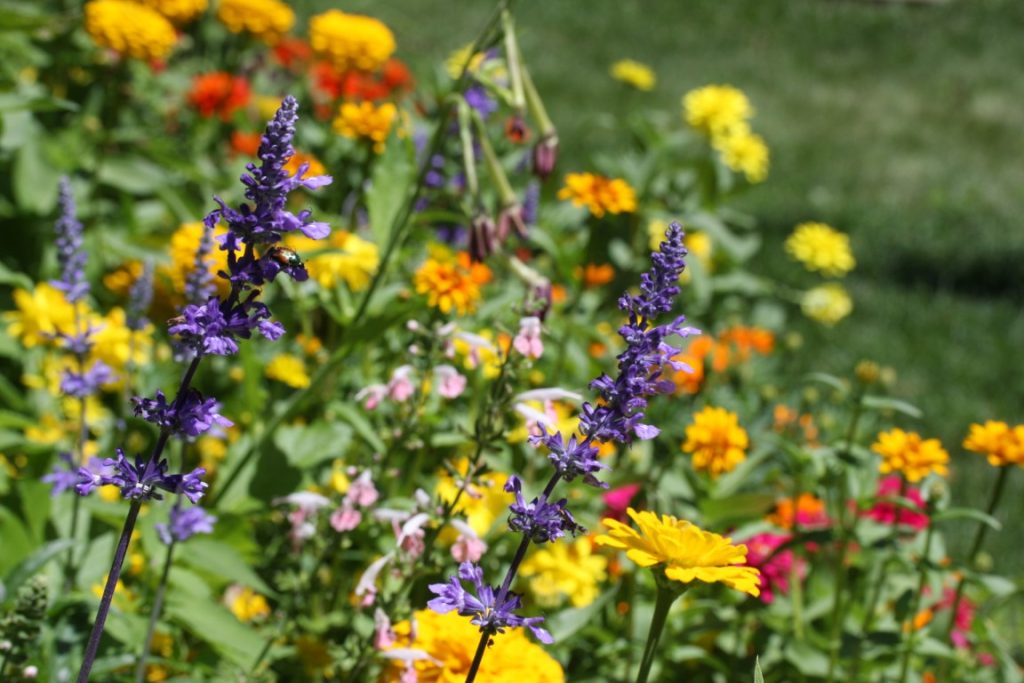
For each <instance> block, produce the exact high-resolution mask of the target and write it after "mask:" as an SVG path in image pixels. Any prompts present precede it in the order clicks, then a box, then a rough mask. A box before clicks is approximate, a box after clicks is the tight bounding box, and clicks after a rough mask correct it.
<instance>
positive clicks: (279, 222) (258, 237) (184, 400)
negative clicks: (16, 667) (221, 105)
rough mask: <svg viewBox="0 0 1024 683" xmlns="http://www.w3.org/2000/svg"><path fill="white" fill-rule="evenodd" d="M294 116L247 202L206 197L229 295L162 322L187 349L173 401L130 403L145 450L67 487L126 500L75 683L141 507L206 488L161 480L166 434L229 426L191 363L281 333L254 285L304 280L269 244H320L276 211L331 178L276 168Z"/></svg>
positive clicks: (286, 151)
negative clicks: (148, 428) (154, 430)
mask: <svg viewBox="0 0 1024 683" xmlns="http://www.w3.org/2000/svg"><path fill="white" fill-rule="evenodd" d="M297 119H298V103H297V102H296V100H295V98H293V97H291V96H288V97H285V98H284V101H283V102H282V103H281V107H280V109H278V111H277V113H276V114H275V115H274V118H273V119H272V120H271V121H270V123H269V124H268V125H267V129H266V132H265V133H264V135H263V138H262V141H261V144H260V148H259V153H258V156H259V158H260V161H261V164H260V166H258V167H257V166H256V165H255V164H249V165H248V166H247V167H246V169H247V173H245V174H243V175H242V177H241V181H242V184H243V185H244V186H245V199H246V201H244V202H242V203H241V204H240V205H239V207H238V208H237V209H236V208H232V207H229V206H228V205H227V204H226V203H225V202H224V201H223V200H221V199H220V198H219V197H215V198H214V199H215V201H216V203H217V204H218V207H219V208H217V209H215V210H214V211H212V212H211V213H210V214H209V215H207V216H206V218H205V219H204V221H203V222H204V224H205V226H206V229H207V231H212V230H213V227H214V226H215V225H217V224H218V223H219V222H224V223H226V224H227V228H228V230H227V233H226V234H225V235H224V237H223V239H222V240H221V244H220V248H221V250H223V251H226V252H227V264H228V269H227V272H225V273H221V277H223V278H225V279H226V280H227V281H228V282H229V283H230V291H229V293H228V295H227V297H226V298H224V299H221V298H220V297H219V296H216V295H210V296H209V297H208V298H207V300H206V301H204V302H200V303H189V304H186V305H185V307H184V308H183V309H182V311H181V315H179V316H177V317H175V318H173V319H171V320H170V321H169V323H168V329H169V332H170V333H171V334H172V335H175V336H176V337H178V339H179V341H180V342H181V343H182V344H183V345H184V346H185V347H187V348H188V349H189V350H190V351H191V352H192V358H191V360H190V361H189V363H188V366H187V368H186V369H185V372H184V374H183V375H182V378H181V382H180V384H179V386H178V390H177V393H176V394H175V397H174V399H173V400H170V401H168V399H167V397H166V396H165V395H164V394H163V392H160V391H157V393H156V395H155V396H154V397H153V398H140V397H136V398H135V399H133V402H134V403H135V414H136V415H137V416H138V417H141V418H143V419H145V420H147V421H148V422H152V423H154V424H155V425H157V426H158V427H159V428H160V435H159V437H158V438H157V440H156V443H155V444H154V446H153V449H152V450H151V451H150V453H149V455H148V457H145V458H143V457H142V456H136V457H135V458H134V460H129V459H128V458H127V457H126V456H125V454H124V452H123V451H121V450H120V449H118V454H117V455H118V457H117V458H111V459H107V460H106V461H104V466H105V468H106V469H105V470H104V471H100V472H95V471H92V470H88V469H85V468H83V469H82V470H81V471H80V480H79V484H78V486H77V487H76V488H77V490H78V491H79V493H82V494H84V493H88V492H89V491H91V490H92V489H93V488H95V487H97V486H102V485H108V484H113V485H116V486H118V487H119V488H120V489H121V493H122V496H123V497H125V498H126V499H128V500H130V501H131V504H130V506H129V509H128V515H127V517H126V518H125V522H124V526H123V528H122V530H121V537H120V540H119V541H118V544H117V549H116V551H115V553H114V559H113V562H112V563H111V567H110V572H109V573H108V574H107V581H106V585H105V586H104V589H103V596H102V598H101V599H100V606H99V610H98V611H97V614H96V620H95V622H94V624H93V628H92V632H91V633H90V635H89V641H88V643H87V645H86V650H85V656H84V659H83V662H82V667H81V669H80V670H79V673H78V683H85V681H88V679H89V672H90V671H91V669H92V665H93V662H94V661H95V659H96V653H97V651H98V649H99V643H100V639H101V637H102V635H103V628H104V624H105V623H106V618H107V615H108V613H109V611H110V603H111V600H112V599H113V597H114V590H115V587H116V585H117V580H118V578H119V577H120V575H121V569H122V567H123V565H124V559H125V555H126V553H127V551H128V544H129V541H130V539H131V535H132V531H133V530H134V528H135V521H136V519H137V518H138V514H139V509H140V507H141V506H142V503H143V502H144V501H147V500H151V499H161V498H162V494H161V493H160V492H161V491H167V492H170V493H174V494H180V495H183V496H184V497H186V498H188V499H189V501H190V502H192V503H193V504H195V503H197V502H198V501H199V499H200V498H201V497H202V496H203V494H204V493H205V490H206V488H207V484H206V483H205V482H203V481H202V475H203V474H205V470H204V469H203V468H198V469H195V470H193V471H191V472H189V473H187V474H168V471H167V470H168V463H167V460H166V459H165V458H164V457H163V452H164V449H165V447H166V446H167V444H168V442H169V440H170V439H171V437H172V436H173V437H176V438H195V437H197V436H199V435H200V434H202V433H204V432H206V431H207V430H209V429H210V428H211V427H213V426H214V425H216V424H219V425H230V422H229V421H228V420H226V419H225V418H224V417H223V416H221V415H220V414H219V412H218V411H219V408H220V405H219V403H218V402H217V401H216V399H212V398H205V397H204V396H203V395H202V394H201V393H200V392H199V391H197V390H196V389H194V388H192V386H191V385H192V380H193V378H194V377H195V373H196V371H197V370H198V368H199V364H200V362H201V361H202V359H203V357H204V356H206V355H221V356H228V355H233V354H235V353H238V342H239V340H241V339H249V338H251V337H252V336H253V334H254V333H258V334H260V335H262V336H263V337H264V338H266V339H269V340H271V341H273V340H276V339H278V338H279V337H280V336H281V335H282V334H284V327H283V326H282V325H281V324H280V323H278V322H276V321H273V320H271V314H270V309H269V308H268V307H267V305H266V304H264V303H263V302H262V301H260V300H259V295H260V291H261V289H260V288H261V287H262V286H264V285H265V284H268V283H270V282H272V281H273V280H274V279H275V278H276V277H277V275H278V274H280V273H282V272H283V273H285V274H286V275H288V276H289V277H291V278H292V279H294V280H298V281H302V280H306V279H307V278H308V274H307V272H306V269H305V267H304V266H303V264H302V262H301V261H299V260H298V259H296V258H293V254H292V253H291V252H289V251H287V250H285V249H282V248H281V247H280V246H278V244H277V243H278V242H280V241H281V240H282V238H283V236H284V235H285V234H286V233H289V232H294V231H300V232H302V233H303V234H304V235H305V236H306V237H309V238H311V239H323V238H324V237H327V235H328V234H329V232H330V228H329V227H328V225H327V224H326V223H322V222H316V221H313V220H312V219H311V212H310V211H302V212H300V213H298V214H293V213H291V212H290V211H288V210H287V209H286V208H285V205H286V202H287V200H288V195H289V194H290V193H291V192H292V191H293V190H295V189H297V188H299V187H305V188H307V189H316V188H319V187H322V186H324V185H327V184H329V183H330V182H331V179H330V178H329V177H327V176H314V177H309V178H306V177H304V175H305V173H306V171H307V169H308V165H303V166H301V167H299V169H298V171H297V172H296V173H295V175H294V176H293V175H290V174H289V173H288V171H286V170H285V168H284V166H285V164H286V163H287V162H288V160H289V159H290V158H291V156H292V154H293V153H294V150H293V148H292V138H293V137H294V135H295V122H296V120H297Z"/></svg>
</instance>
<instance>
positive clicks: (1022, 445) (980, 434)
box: [964, 420, 1024, 467]
mask: <svg viewBox="0 0 1024 683" xmlns="http://www.w3.org/2000/svg"><path fill="white" fill-rule="evenodd" d="M964 448H966V449H967V450H969V451H972V452H974V453H980V454H981V455H984V456H985V457H986V458H988V462H989V464H990V465H992V466H993V467H1003V466H1005V465H1020V466H1022V467H1024V425H1017V426H1016V427H1010V425H1008V424H1006V423H1005V422H997V421H995V420H988V421H987V422H985V424H972V425H971V428H970V432H969V433H968V435H967V438H966V439H964Z"/></svg>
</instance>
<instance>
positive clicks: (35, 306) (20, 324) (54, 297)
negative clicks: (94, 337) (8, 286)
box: [3, 282, 86, 349]
mask: <svg viewBox="0 0 1024 683" xmlns="http://www.w3.org/2000/svg"><path fill="white" fill-rule="evenodd" d="M14 306H15V308H16V310H13V311H5V312H4V313H3V319H4V320H6V321H7V334H9V335H11V336H12V337H14V338H15V339H17V340H18V341H19V342H21V345H22V346H24V347H25V348H28V349H31V348H32V347H34V346H38V345H40V344H42V345H47V344H53V343H55V341H54V339H53V335H55V334H56V333H57V332H64V333H67V334H70V333H72V332H73V331H74V327H75V309H74V307H73V306H72V305H71V304H70V303H68V300H67V299H66V298H65V297H64V292H62V291H60V290H59V289H57V288H56V287H54V286H53V285H50V284H49V283H46V282H41V283H39V284H38V285H36V286H35V288H34V289H33V290H32V291H31V292H30V291H28V290H25V289H16V290H14ZM83 311H86V308H85V306H84V305H83V306H81V307H80V308H79V315H84V313H83Z"/></svg>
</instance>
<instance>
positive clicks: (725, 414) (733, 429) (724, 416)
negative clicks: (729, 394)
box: [683, 406, 750, 478]
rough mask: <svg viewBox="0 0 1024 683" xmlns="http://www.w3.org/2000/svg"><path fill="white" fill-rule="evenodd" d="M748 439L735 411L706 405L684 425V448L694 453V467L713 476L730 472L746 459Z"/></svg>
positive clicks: (687, 451)
mask: <svg viewBox="0 0 1024 683" xmlns="http://www.w3.org/2000/svg"><path fill="white" fill-rule="evenodd" d="M749 443H750V441H749V438H748V437H747V432H746V430H745V429H743V427H741V426H740V424H739V419H738V418H737V416H736V413H731V412H729V411H728V410H726V409H725V408H715V407H712V406H706V407H705V408H704V409H703V410H701V411H700V412H699V413H697V414H696V415H694V416H693V424H692V425H689V426H688V427H687V428H686V442H685V443H684V444H683V451H685V452H686V453H691V454H693V469H695V470H697V471H698V472H707V473H708V474H710V475H711V477H712V478H715V477H718V475H720V474H724V473H725V472H731V471H732V470H734V469H736V466H737V465H739V464H740V463H741V462H743V461H744V460H746V457H747V455H746V450H747V446H748V445H749Z"/></svg>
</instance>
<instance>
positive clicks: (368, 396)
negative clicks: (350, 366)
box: [356, 384, 388, 410]
mask: <svg viewBox="0 0 1024 683" xmlns="http://www.w3.org/2000/svg"><path fill="white" fill-rule="evenodd" d="M387 395H388V388H387V386H386V385H384V384H371V385H370V386H368V387H365V388H363V389H360V390H359V393H357V394H356V400H357V401H363V407H364V408H366V409H367V410H376V409H377V406H379V405H380V402H381V401H383V400H384V397H385V396H387ZM364 399H365V400H364Z"/></svg>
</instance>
